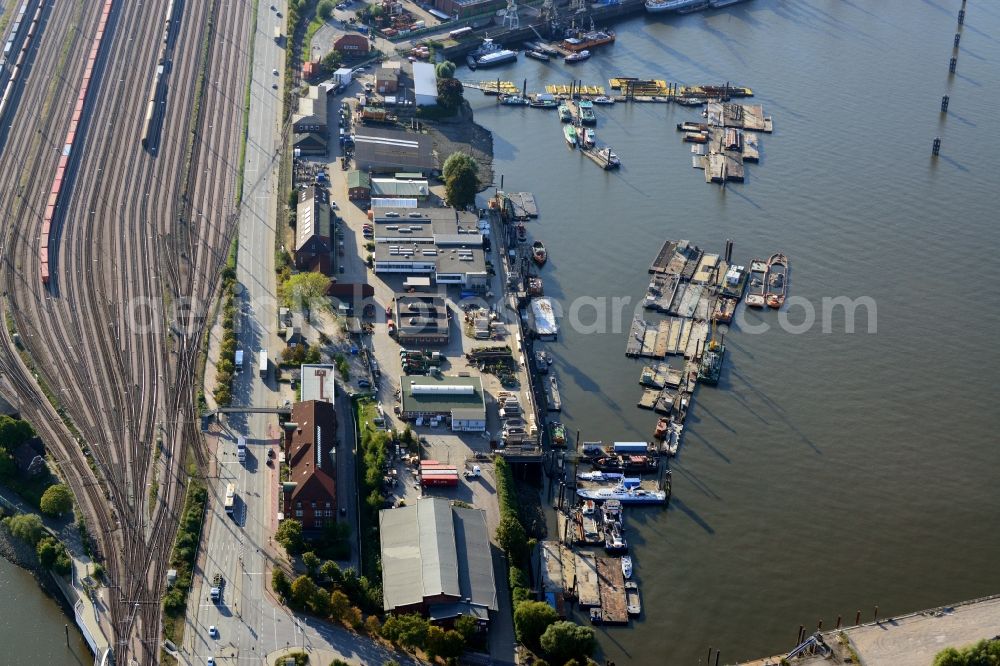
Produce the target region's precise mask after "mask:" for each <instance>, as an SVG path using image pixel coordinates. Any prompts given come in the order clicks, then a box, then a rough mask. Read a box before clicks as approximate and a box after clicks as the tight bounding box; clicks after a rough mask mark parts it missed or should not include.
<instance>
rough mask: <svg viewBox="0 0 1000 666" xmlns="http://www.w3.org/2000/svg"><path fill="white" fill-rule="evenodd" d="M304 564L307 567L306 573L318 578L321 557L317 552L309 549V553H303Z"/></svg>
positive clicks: (314, 578)
mask: <svg viewBox="0 0 1000 666" xmlns="http://www.w3.org/2000/svg"><path fill="white" fill-rule="evenodd" d="M302 564H303V565H305V567H306V573H307V574H308V575H309V577H310V578H312V579H313V580H316V574H318V573H319V565H320V561H319V558H318V557H317V556H316V553H314V552H312V551H309V552H308V553H302Z"/></svg>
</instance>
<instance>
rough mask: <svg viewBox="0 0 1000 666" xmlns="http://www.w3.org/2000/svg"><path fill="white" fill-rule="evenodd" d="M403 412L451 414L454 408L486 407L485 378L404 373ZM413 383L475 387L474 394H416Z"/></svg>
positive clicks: (401, 394) (401, 383)
mask: <svg viewBox="0 0 1000 666" xmlns="http://www.w3.org/2000/svg"><path fill="white" fill-rule="evenodd" d="M399 384H400V388H401V393H400V402H401V403H402V411H403V413H419V414H450V413H451V411H452V410H453V409H476V410H479V409H483V410H485V409H486V399H485V397H484V394H483V380H482V379H481V378H479V377H453V376H450V375H443V376H442V377H440V378H438V377H434V376H433V375H427V376H424V375H404V376H403V377H400V380H399ZM413 384H442V385H455V384H470V385H472V386H473V387H475V393H473V394H472V395H436V394H431V395H427V394H420V395H414V394H413V392H412V391H411V390H410V387H411V386H412V385H413Z"/></svg>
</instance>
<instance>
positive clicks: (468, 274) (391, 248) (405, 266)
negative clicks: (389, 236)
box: [373, 243, 489, 290]
mask: <svg viewBox="0 0 1000 666" xmlns="http://www.w3.org/2000/svg"><path fill="white" fill-rule="evenodd" d="M373 257H374V270H375V273H376V274H377V275H379V274H384V273H406V274H407V275H433V276H434V281H435V282H436V283H437V284H456V285H460V286H463V287H468V288H470V289H478V290H482V289H485V288H486V286H487V284H488V282H489V271H488V270H487V268H486V253H485V252H484V251H483V248H482V245H480V246H479V247H469V246H455V247H451V246H449V247H443V248H442V247H437V246H435V245H432V244H426V243H398V244H397V243H376V244H375V252H374V254H373Z"/></svg>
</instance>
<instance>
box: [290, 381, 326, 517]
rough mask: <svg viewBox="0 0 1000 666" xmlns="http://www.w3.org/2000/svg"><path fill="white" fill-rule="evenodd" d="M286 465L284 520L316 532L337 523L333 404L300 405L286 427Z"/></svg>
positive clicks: (307, 403)
mask: <svg viewBox="0 0 1000 666" xmlns="http://www.w3.org/2000/svg"><path fill="white" fill-rule="evenodd" d="M285 428H286V431H285V464H286V465H288V468H289V474H288V481H285V482H284V483H282V500H283V501H282V509H283V517H284V518H294V519H295V520H298V521H299V522H301V523H302V529H303V531H305V532H316V531H319V530H322V529H323V528H324V527H327V526H329V525H332V524H333V523H334V522H336V517H337V489H336V482H335V479H336V478H337V474H336V469H335V465H336V442H337V414H336V412H335V411H334V408H333V403H332V402H326V401H322V400H309V401H304V402H297V403H295V405H294V406H293V407H292V417H291V420H289V421H288V422H287V423H286V424H285Z"/></svg>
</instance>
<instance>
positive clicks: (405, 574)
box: [379, 497, 497, 623]
mask: <svg viewBox="0 0 1000 666" xmlns="http://www.w3.org/2000/svg"><path fill="white" fill-rule="evenodd" d="M379 527H380V534H381V535H382V538H381V547H382V588H383V595H382V598H383V606H384V608H385V610H387V611H391V612H413V611H416V612H421V613H424V614H426V615H428V616H429V617H430V618H431V619H432V620H448V619H452V618H455V617H457V616H459V615H470V616H472V617H475V618H476V619H478V620H480V621H481V622H484V623H485V622H486V621H488V619H489V611H496V610H497V592H496V582H495V580H494V578H493V561H492V556H491V553H490V540H489V533H488V531H487V529H486V514H485V513H484V512H483V511H482V510H480V509H467V508H460V507H456V506H452V504H451V502H450V501H449V500H447V499H444V498H441V497H425V498H423V499H421V500H418V501H417V503H416V504H414V505H411V506H406V507H400V508H397V509H384V510H382V511H380V512H379Z"/></svg>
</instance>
